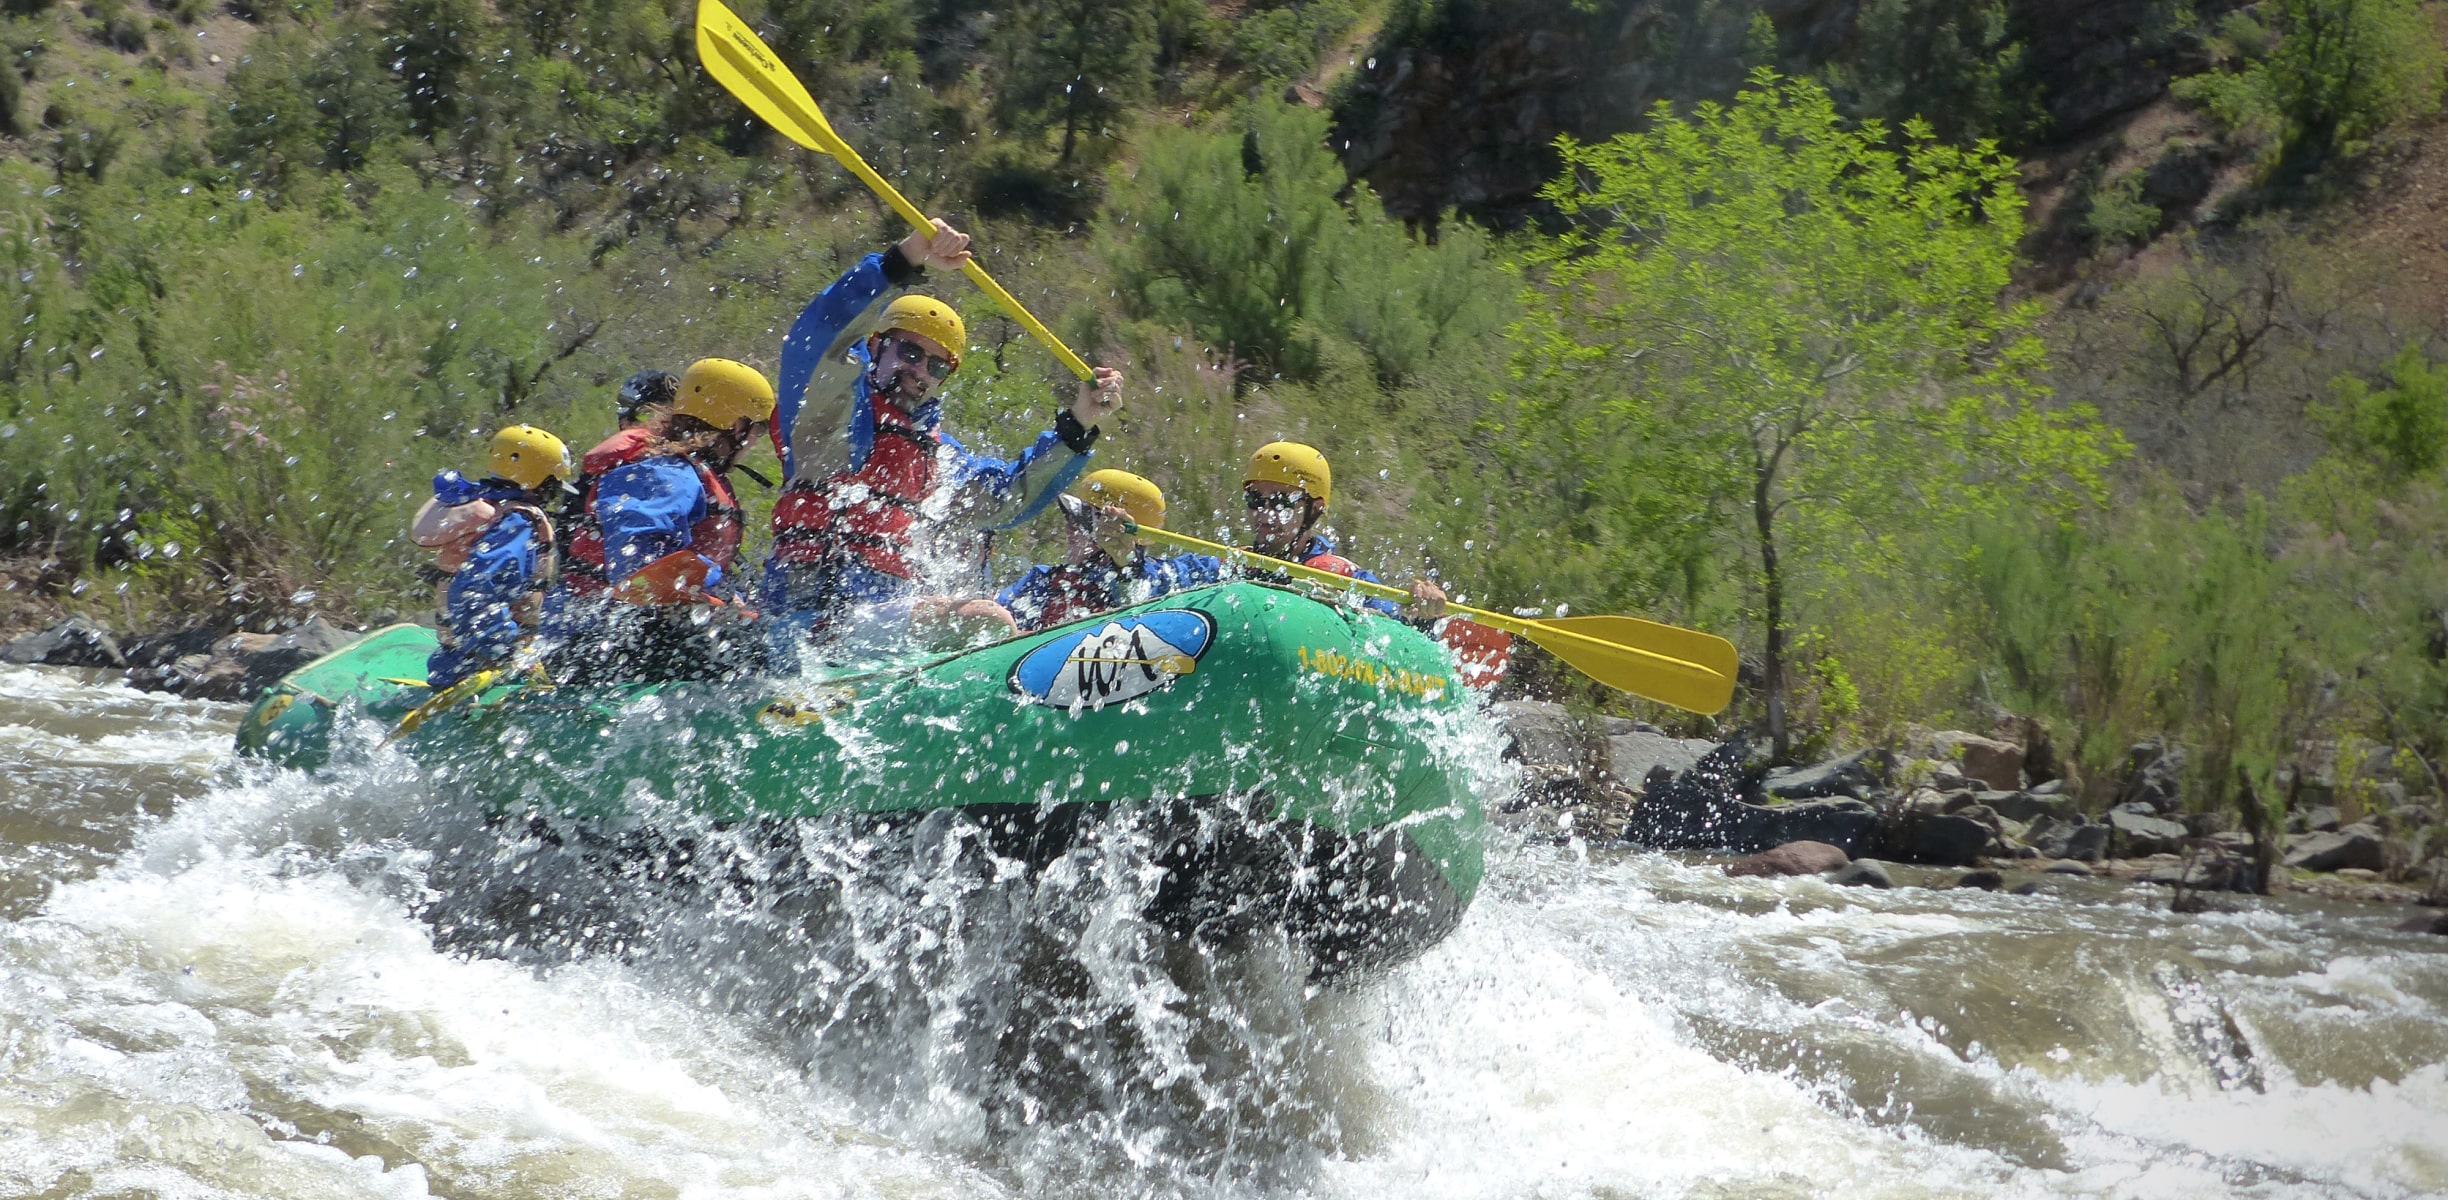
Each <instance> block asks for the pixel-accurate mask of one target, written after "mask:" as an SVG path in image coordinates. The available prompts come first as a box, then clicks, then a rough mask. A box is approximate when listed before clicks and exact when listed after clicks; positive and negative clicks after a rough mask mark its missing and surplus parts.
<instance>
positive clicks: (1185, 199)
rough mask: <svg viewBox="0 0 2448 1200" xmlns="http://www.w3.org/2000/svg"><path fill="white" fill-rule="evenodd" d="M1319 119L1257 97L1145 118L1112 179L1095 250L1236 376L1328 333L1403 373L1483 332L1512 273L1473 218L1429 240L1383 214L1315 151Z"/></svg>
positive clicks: (1315, 362) (1258, 371)
mask: <svg viewBox="0 0 2448 1200" xmlns="http://www.w3.org/2000/svg"><path fill="white" fill-rule="evenodd" d="M1327 119H1328V118H1327V116H1326V114H1324V113H1321V112H1317V111H1315V110H1312V109H1308V108H1303V107H1299V106H1296V105H1290V104H1285V103H1283V102H1282V101H1280V100H1273V99H1267V100H1260V101H1258V102H1255V103H1252V104H1250V105H1247V106H1245V107H1244V108H1243V110H1242V113H1241V121H1240V128H1239V129H1238V130H1237V131H1235V130H1230V129H1226V130H1204V131H1202V130H1187V129H1178V128H1169V127H1160V128H1157V129H1154V130H1151V131H1149V134H1148V137H1147V140H1146V142H1145V143H1144V144H1143V145H1142V147H1141V149H1140V153H1139V161H1138V164H1137V167H1138V169H1137V171H1136V172H1135V173H1130V174H1125V175H1120V176H1118V177H1117V178H1116V179H1115V180H1114V183H1113V196H1112V204H1111V209H1112V215H1113V220H1112V222H1111V223H1110V224H1109V225H1108V227H1107V230H1106V233H1107V241H1106V257H1107V258H1108V260H1110V261H1112V262H1113V263H1114V265H1115V269H1116V273H1117V274H1118V275H1119V276H1120V280H1119V282H1120V283H1121V290H1122V293H1123V296H1124V298H1125V300H1126V301H1127V302H1128V304H1129V305H1130V306H1131V307H1132V308H1134V309H1136V310H1137V311H1138V313H1139V314H1141V315H1146V316H1154V317H1158V318H1161V319H1164V320H1169V321H1182V322H1187V323H1188V324H1189V325H1190V326H1191V327H1192V328H1194V329H1196V330H1198V332H1199V333H1200V334H1201V335H1202V336H1204V337H1207V338H1209V339H1212V340H1213V341H1214V342H1215V343H1216V344H1217V345H1218V346H1220V347H1229V348H1230V350H1231V353H1232V354H1234V355H1236V356H1238V357H1239V358H1241V359H1243V360H1245V361H1247V362H1248V363H1249V364H1250V369H1249V372H1248V373H1249V374H1252V375H1260V376H1263V375H1268V374H1274V375H1282V376H1287V377H1290V378H1294V379H1305V378H1308V377H1310V376H1311V375H1313V374H1314V373H1315V372H1316V371H1317V370H1318V368H1319V365H1320V354H1321V350H1320V345H1319V339H1320V337H1321V336H1324V335H1328V334H1332V335H1335V336H1337V337H1339V338H1342V339H1347V340H1349V341H1351V342H1354V343H1357V344H1358V345H1359V346H1361V347H1362V348H1363V349H1364V350H1366V351H1367V353H1368V355H1369V359H1370V362H1371V365H1373V366H1374V367H1375V369H1376V372H1377V375H1378V377H1379V379H1380V381H1382V382H1388V383H1394V382H1400V381H1401V380H1402V379H1404V378H1405V377H1407V376H1409V375H1411V374H1413V373H1415V372H1417V371H1419V370H1421V369H1422V368H1423V367H1425V366H1426V364H1427V362H1428V361H1429V359H1431V358H1432V357H1433V356H1435V355H1436V354H1438V353H1440V352H1442V350H1443V349H1444V348H1446V347H1448V346H1455V345H1468V344H1470V343H1471V342H1473V341H1475V340H1476V339H1477V338H1479V337H1480V336H1482V335H1484V334H1488V333H1492V332H1494V331H1495V330H1496V328H1498V327H1499V325H1500V323H1501V317H1500V316H1499V315H1498V308H1499V306H1500V305H1501V303H1502V299H1503V293H1504V292H1505V291H1506V290H1508V289H1509V284H1508V283H1507V282H1505V281H1503V280H1501V279H1500V278H1499V275H1498V269H1497V266H1496V264H1495V262H1494V260H1493V258H1492V255H1491V251H1490V248H1489V245H1488V242H1487V239H1486V237H1485V236H1484V235H1482V234H1480V233H1478V232H1477V231H1475V230H1473V229H1470V228H1469V227H1467V226H1464V225H1462V224H1461V223H1460V222H1453V223H1451V227H1450V228H1449V229H1448V230H1447V231H1446V233H1445V236H1444V237H1442V238H1441V239H1439V240H1438V241H1437V242H1436V243H1434V244H1428V243H1425V242H1423V241H1421V240H1419V239H1417V238H1415V237H1413V236H1412V235H1411V234H1410V233H1409V232H1408V231H1407V230H1405V229H1404V228H1403V226H1402V225H1401V224H1400V223H1399V222H1396V221H1394V220H1393V219H1391V218H1389V217H1387V216H1386V214H1385V209H1384V207H1383V206H1382V205H1380V204H1379V203H1378V202H1377V199H1376V197H1375V196H1374V195H1373V194H1371V193H1370V192H1369V191H1368V190H1367V188H1366V186H1365V185H1357V184H1353V183H1352V182H1351V181H1350V179H1349V177H1348V176H1346V175H1345V174H1344V171H1343V164H1342V162H1341V161H1340V160H1338V159H1337V158H1336V157H1335V156H1334V152H1333V151H1331V150H1329V149H1327V147H1326V123H1327ZM1346 188H1349V189H1351V191H1352V198H1351V202H1350V203H1349V204H1348V205H1346V204H1345V203H1343V202H1342V201H1340V200H1338V199H1337V196H1338V195H1339V194H1340V193H1342V192H1343V191H1344V190H1345V189H1346Z"/></svg>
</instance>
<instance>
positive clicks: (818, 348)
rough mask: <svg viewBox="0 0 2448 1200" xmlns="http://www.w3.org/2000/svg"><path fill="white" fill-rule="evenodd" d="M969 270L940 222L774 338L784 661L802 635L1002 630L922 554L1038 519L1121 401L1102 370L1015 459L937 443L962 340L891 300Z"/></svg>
mask: <svg viewBox="0 0 2448 1200" xmlns="http://www.w3.org/2000/svg"><path fill="white" fill-rule="evenodd" d="M968 259H969V236H968V235H967V234H964V233H961V232H960V231H958V230H956V229H953V228H952V227H951V226H949V225H946V224H945V223H943V222H942V221H936V222H935V223H934V225H933V228H932V229H931V230H929V231H926V232H922V233H913V234H911V235H910V236H909V237H907V238H905V239H903V240H902V241H901V242H900V243H898V244H896V245H895V246H893V247H892V248H891V249H889V250H886V251H885V252H884V253H881V254H870V255H868V256H866V257H865V258H862V259H860V260H859V261H858V262H857V263H856V264H854V265H853V266H852V267H851V268H850V269H849V270H848V271H846V272H844V273H843V274H842V275H841V277H840V278H838V279H836V280H834V281H833V283H832V285H831V286H829V287H827V288H825V289H824V291H822V292H820V293H818V294H817V296H816V297H815V299H814V300H812V301H810V302H809V304H808V306H807V308H806V309H805V310H804V311H802V312H801V313H800V314H799V318H798V320H797V321H795V322H793V323H792V325H791V328H790V332H789V333H788V335H787V336H785V337H784V339H783V342H782V367H781V380H780V385H779V395H778V399H777V403H776V407H775V411H774V423H773V437H774V445H775V450H776V451H777V452H778V453H779V454H780V455H781V457H782V470H783V474H784V476H785V477H786V478H787V479H788V482H787V483H786V484H785V485H784V487H783V490H782V494H781V497H780V498H779V499H778V500H777V501H776V503H775V505H774V514H773V534H774V548H773V554H772V557H771V558H770V559H769V560H768V562H767V564H766V570H765V580H764V584H765V586H764V591H763V593H762V596H763V603H764V605H765V607H766V608H767V609H768V610H770V613H771V615H773V616H775V617H776V618H778V621H777V625H776V631H777V635H778V644H777V650H778V651H779V652H781V653H782V654H784V655H785V656H790V655H795V648H796V646H797V645H798V643H800V642H801V641H804V640H805V639H806V637H807V636H809V635H810V634H811V633H815V634H823V635H827V636H831V635H834V634H837V633H840V632H842V630H843V629H844V628H845V627H847V626H851V625H857V626H861V627H864V628H866V629H868V630H870V631H876V630H883V631H888V632H889V631H890V630H892V629H894V628H898V630H899V631H900V632H901V633H904V634H906V633H907V632H908V631H909V627H910V625H911V624H913V623H916V624H923V623H925V622H926V621H927V620H928V619H930V618H950V619H952V620H955V621H961V620H966V621H971V622H976V623H979V624H982V625H985V626H989V627H992V626H1000V627H1002V628H1006V629H1007V628H1009V627H1010V616H1009V614H1008V613H1006V612H1005V611H1004V610H1003V609H1002V608H1001V606H999V605H997V604H995V603H994V602H993V601H991V600H987V599H985V598H984V597H982V596H974V595H964V594H961V593H962V592H963V591H964V590H965V589H964V588H963V587H962V586H960V585H959V584H958V583H954V582H951V581H949V580H948V579H947V578H946V577H945V576H943V575H941V574H940V573H937V572H933V571H930V570H929V567H930V563H929V560H928V555H927V554H926V552H925V551H926V550H927V548H928V542H929V541H930V540H932V539H936V538H960V537H964V536H969V535H977V534H983V533H987V532H989V531H992V530H997V529H1006V528H1010V527H1013V526H1016V525H1018V524H1020V523H1022V522H1025V521H1028V520H1030V519H1033V518H1035V517H1036V516H1038V515H1039V514H1041V513H1043V512H1044V511H1045V510H1046V508H1048V507H1049V506H1051V505H1052V504H1053V502H1054V498H1055V497H1056V496H1058V495H1060V494H1061V493H1062V490H1063V489H1064V488H1065V487H1067V486H1069V484H1070V483H1071V482H1072V480H1074V479H1076V478H1078V476H1079V475H1080V473H1081V472H1082V471H1083V470H1084V469H1085V467H1086V464H1087V460H1088V456H1089V453H1090V447H1091V446H1092V445H1093V444H1094V443H1095V441H1096V439H1097V435H1098V431H1099V428H1100V423H1101V422H1102V421H1103V420H1104V419H1105V418H1107V417H1109V416H1111V415H1112V413H1113V412H1114V410H1115V409H1116V408H1117V407H1119V405H1120V403H1121V387H1122V376H1121V374H1120V373H1119V372H1117V371H1114V370H1111V369H1109V368H1099V369H1097V370H1096V372H1095V376H1096V377H1095V379H1094V380H1092V381H1089V382H1084V383H1082V384H1081V385H1080V386H1079V388H1078V390H1077V393H1076V394H1075V395H1073V396H1070V397H1067V398H1066V399H1065V401H1064V404H1063V407H1062V409H1061V411H1060V412H1058V413H1057V414H1056V416H1055V420H1054V425H1053V428H1051V429H1047V430H1045V431H1044V432H1042V433H1040V434H1038V435H1037V437H1036V439H1035V440H1034V441H1033V442H1031V443H1030V444H1029V445H1028V446H1027V447H1026V448H1024V449H1022V450H1021V451H1020V453H1019V454H1018V455H1017V456H1015V457H1013V458H1009V459H1001V458H994V457H991V456H988V455H983V454H976V453H972V452H970V451H969V450H967V449H966V448H964V447H963V446H962V445H961V444H960V443H959V442H958V441H956V440H954V439H953V438H952V437H950V436H949V435H947V434H946V433H945V432H944V431H943V429H942V422H943V402H942V401H941V400H940V399H939V398H938V397H937V395H936V391H937V389H939V388H941V387H942V386H943V385H944V383H945V382H946V381H947V380H949V379H950V378H951V376H952V374H953V372H955V371H957V370H959V369H960V361H961V353H962V351H963V350H964V349H966V348H967V344H968V332H967V329H966V327H965V326H964V325H963V324H962V322H961V319H960V315H959V314H958V313H956V312H954V311H953V310H952V308H951V306H949V305H947V304H945V303H943V302H942V301H940V300H937V299H935V298H933V297H931V296H924V295H918V294H914V293H913V294H906V295H902V296H900V297H898V298H896V299H893V300H892V301H891V302H890V303H889V304H887V303H886V302H885V296H886V294H887V293H889V292H891V291H893V290H895V289H896V288H902V287H907V286H910V285H913V284H916V283H918V282H920V281H921V280H922V279H923V277H924V274H925V271H926V269H927V268H928V267H930V266H935V267H942V268H945V269H954V268H958V267H959V266H960V265H961V264H963V263H965V262H967V261H968ZM879 310H880V311H879ZM931 577H932V578H931ZM946 591H949V592H951V593H952V594H943V593H944V592H946Z"/></svg>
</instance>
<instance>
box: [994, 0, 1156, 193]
mask: <svg viewBox="0 0 2448 1200" xmlns="http://www.w3.org/2000/svg"><path fill="white" fill-rule="evenodd" d="M995 43H996V44H995V47H994V51H995V53H994V59H995V62H996V65H997V68H998V72H999V75H1000V79H999V81H998V82H999V90H998V92H997V95H996V97H995V117H996V119H998V120H1001V121H1003V122H1004V123H1005V124H1006V125H1008V126H1010V127H1012V128H1016V129H1023V130H1030V131H1043V130H1046V129H1051V128H1056V127H1059V128H1060V129H1061V130H1062V146H1061V149H1060V150H1059V151H1058V152H1057V153H1056V155H1055V162H1056V163H1058V164H1059V165H1062V166H1065V167H1068V166H1070V165H1072V163H1073V161H1074V160H1075V159H1076V158H1077V157H1078V156H1079V151H1080V139H1081V138H1083V137H1105V136H1108V135H1109V134H1110V132H1111V130H1112V127H1113V125H1114V123H1115V122H1116V121H1118V120H1119V119H1120V118H1121V117H1122V116H1123V114H1124V113H1126V112H1127V111H1128V110H1129V109H1130V108H1131V107H1132V106H1133V105H1136V104H1139V103H1141V102H1143V101H1145V100H1146V98H1147V96H1148V89H1149V83H1150V78H1151V76H1152V74H1153V72H1154V63H1155V56H1156V19H1155V16H1154V14H1153V12H1152V11H1151V10H1150V9H1149V7H1148V6H1147V5H1145V4H1142V3H1137V2H1136V0H1038V2H1037V3H1032V4H1022V5H1016V6H1014V7H1013V9H1012V10H1011V11H1010V12H1009V14H1008V15H1007V18H1006V20H1005V22H1004V24H1003V26H1002V27H1001V29H1000V30H998V32H997V34H996V38H995Z"/></svg>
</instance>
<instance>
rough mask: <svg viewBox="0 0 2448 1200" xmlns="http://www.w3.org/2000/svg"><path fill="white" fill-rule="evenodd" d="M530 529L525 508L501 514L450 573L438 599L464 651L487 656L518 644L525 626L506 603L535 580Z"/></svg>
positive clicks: (477, 656) (495, 655) (481, 657)
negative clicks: (440, 597) (464, 562)
mask: <svg viewBox="0 0 2448 1200" xmlns="http://www.w3.org/2000/svg"><path fill="white" fill-rule="evenodd" d="M534 534H535V526H534V524H533V523H531V522H530V521H528V519H527V517H526V516H525V515H524V514H521V513H516V512H513V513H510V514H508V515H507V516H504V517H503V518H502V519H500V520H498V521H495V522H494V523H493V527H492V528H490V529H487V530H486V531H485V532H484V535H483V536H482V537H479V538H477V539H476V544H475V545H474V546H473V547H471V548H470V549H469V550H468V559H467V563H466V565H464V566H462V567H460V568H459V570H458V572H457V573H455V574H453V575H452V576H451V581H450V588H449V590H448V591H447V592H445V593H444V597H443V599H444V602H445V604H446V606H447V610H448V613H449V617H450V626H451V633H452V635H453V636H454V637H455V638H456V639H457V640H458V643H459V647H458V648H459V650H460V652H461V655H462V656H463V657H472V658H474V659H477V660H488V659H493V658H499V657H502V656H504V655H507V654H509V653H510V652H511V651H513V650H516V649H517V648H518V643H519V639H520V638H521V637H523V636H524V635H525V632H526V631H525V629H524V628H523V627H522V626H520V625H519V623H518V618H517V617H515V616H513V615H512V613H511V605H513V604H515V603H517V602H518V600H519V598H520V597H521V596H524V595H526V594H527V592H528V590H529V588H530V587H531V586H532V585H533V584H534V582H535V577H536V552H535V536H534Z"/></svg>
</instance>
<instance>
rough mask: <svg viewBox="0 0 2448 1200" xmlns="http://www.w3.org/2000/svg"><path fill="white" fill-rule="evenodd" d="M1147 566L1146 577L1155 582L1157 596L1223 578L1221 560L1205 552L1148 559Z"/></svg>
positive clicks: (1201, 585)
mask: <svg viewBox="0 0 2448 1200" xmlns="http://www.w3.org/2000/svg"><path fill="white" fill-rule="evenodd" d="M1148 567H1149V570H1148V578H1149V579H1151V580H1153V581H1154V582H1155V584H1156V591H1155V594H1156V595H1158V596H1164V595H1169V594H1171V593H1174V592H1181V591H1187V590H1189V589H1191V588H1194V587H1205V586H1206V585H1208V584H1211V583H1214V582H1216V581H1217V580H1220V579H1222V578H1224V563H1223V560H1221V559H1218V558H1215V557H1213V556H1211V555H1206V554H1176V555H1174V556H1172V557H1170V558H1157V559H1150V560H1148Z"/></svg>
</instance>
